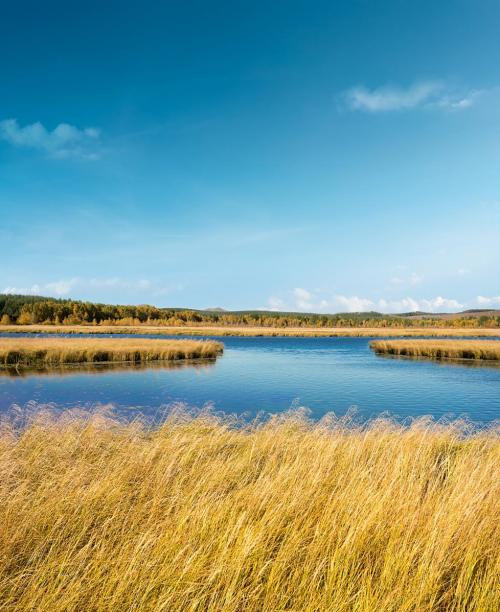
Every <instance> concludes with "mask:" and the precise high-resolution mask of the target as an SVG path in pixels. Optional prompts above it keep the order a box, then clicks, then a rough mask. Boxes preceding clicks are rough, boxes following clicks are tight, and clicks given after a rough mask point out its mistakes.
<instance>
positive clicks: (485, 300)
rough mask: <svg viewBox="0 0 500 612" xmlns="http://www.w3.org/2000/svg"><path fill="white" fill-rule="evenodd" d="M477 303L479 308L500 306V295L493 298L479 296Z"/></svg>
mask: <svg viewBox="0 0 500 612" xmlns="http://www.w3.org/2000/svg"><path fill="white" fill-rule="evenodd" d="M476 302H477V303H478V304H479V306H483V307H484V306H500V295H494V296H492V297H486V296H484V295H478V296H477V298H476Z"/></svg>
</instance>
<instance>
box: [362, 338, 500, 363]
mask: <svg viewBox="0 0 500 612" xmlns="http://www.w3.org/2000/svg"><path fill="white" fill-rule="evenodd" d="M370 346H371V348H372V349H373V350H374V351H375V352H376V353H380V354H386V355H405V356H408V357H429V358H430V359H481V360H491V361H498V360H500V342H499V341H497V340H374V341H373V342H370Z"/></svg>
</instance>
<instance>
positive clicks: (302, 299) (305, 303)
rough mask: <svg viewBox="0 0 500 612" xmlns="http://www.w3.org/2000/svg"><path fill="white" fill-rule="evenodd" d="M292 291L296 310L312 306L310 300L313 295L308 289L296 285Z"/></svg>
mask: <svg viewBox="0 0 500 612" xmlns="http://www.w3.org/2000/svg"><path fill="white" fill-rule="evenodd" d="M292 293H293V296H294V298H295V307H296V308H297V309H298V310H312V309H313V308H314V304H313V302H312V301H311V300H312V298H313V295H312V293H311V292H310V291H307V289H302V287H296V288H295V289H294V290H293V292H292Z"/></svg>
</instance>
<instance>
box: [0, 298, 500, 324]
mask: <svg viewBox="0 0 500 612" xmlns="http://www.w3.org/2000/svg"><path fill="white" fill-rule="evenodd" d="M0 322H1V324H3V325H8V324H18V325H30V324H49V325H166V326H168V325H171V326H174V325H175V326H182V325H222V326H231V325H246V326H258V327H377V328H378V327H412V326H413V327H442V326H443V325H446V326H447V327H448V326H449V327H500V317H498V316H491V315H488V314H485V315H479V316H477V314H476V315H475V316H473V315H472V314H471V315H466V314H463V315H462V316H460V317H456V318H452V319H448V320H446V321H445V322H444V321H443V319H442V318H439V317H425V318H424V317H415V316H412V317H409V316H405V315H383V314H380V313H377V312H363V313H339V314H333V315H327V314H309V313H296V312H294V313H291V312H290V313H289V312H270V311H241V312H226V311H220V312H219V311H205V310H190V309H178V308H158V307H156V306H149V305H147V304H143V305H139V306H122V305H111V304H99V303H94V302H84V301H77V300H70V299H55V298H47V297H41V296H33V295H2V294H0Z"/></svg>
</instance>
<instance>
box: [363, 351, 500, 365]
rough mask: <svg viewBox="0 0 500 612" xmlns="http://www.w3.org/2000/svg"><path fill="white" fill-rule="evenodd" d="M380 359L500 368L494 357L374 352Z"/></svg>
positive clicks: (499, 363) (499, 362)
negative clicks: (435, 356)
mask: <svg viewBox="0 0 500 612" xmlns="http://www.w3.org/2000/svg"><path fill="white" fill-rule="evenodd" d="M374 354H375V355H376V356H377V357H378V358H380V359H389V360H395V361H422V362H424V363H429V361H432V362H433V363H434V364H435V365H440V366H443V367H449V366H460V367H466V368H500V361H497V360H495V359H451V358H443V359H432V357H422V356H421V355H389V354H385V353H374Z"/></svg>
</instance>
